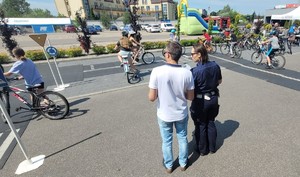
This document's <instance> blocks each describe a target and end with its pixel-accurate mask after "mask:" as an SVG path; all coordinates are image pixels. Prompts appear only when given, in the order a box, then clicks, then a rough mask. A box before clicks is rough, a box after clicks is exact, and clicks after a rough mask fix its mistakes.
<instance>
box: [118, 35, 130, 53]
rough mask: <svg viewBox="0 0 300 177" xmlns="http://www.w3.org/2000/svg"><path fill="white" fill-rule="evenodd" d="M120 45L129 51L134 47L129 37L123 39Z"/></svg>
mask: <svg viewBox="0 0 300 177" xmlns="http://www.w3.org/2000/svg"><path fill="white" fill-rule="evenodd" d="M120 45H121V47H122V48H124V49H128V50H129V49H130V48H131V47H132V43H131V41H129V39H128V38H127V37H122V38H121V39H120Z"/></svg>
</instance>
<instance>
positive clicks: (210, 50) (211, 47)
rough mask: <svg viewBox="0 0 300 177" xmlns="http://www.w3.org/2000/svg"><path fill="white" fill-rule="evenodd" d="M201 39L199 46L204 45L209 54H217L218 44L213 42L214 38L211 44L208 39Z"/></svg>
mask: <svg viewBox="0 0 300 177" xmlns="http://www.w3.org/2000/svg"><path fill="white" fill-rule="evenodd" d="M198 39H199V42H198V43H199V44H203V45H204V46H205V48H206V50H207V52H208V53H209V54H214V53H216V52H217V44H216V43H215V42H213V38H212V40H211V41H210V42H207V40H206V39H203V38H198Z"/></svg>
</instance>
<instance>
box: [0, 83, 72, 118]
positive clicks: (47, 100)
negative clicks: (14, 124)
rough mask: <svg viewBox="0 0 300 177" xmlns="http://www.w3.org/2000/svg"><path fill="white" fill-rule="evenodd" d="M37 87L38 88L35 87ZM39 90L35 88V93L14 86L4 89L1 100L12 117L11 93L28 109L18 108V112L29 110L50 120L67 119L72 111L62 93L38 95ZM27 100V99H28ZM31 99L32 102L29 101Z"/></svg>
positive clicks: (0, 92)
mask: <svg viewBox="0 0 300 177" xmlns="http://www.w3.org/2000/svg"><path fill="white" fill-rule="evenodd" d="M35 87H36V86H35ZM37 90H38V88H34V89H33V91H27V90H23V89H20V88H18V87H14V86H7V87H4V89H3V90H1V91H0V98H1V99H2V101H3V103H4V105H5V108H6V110H7V112H8V114H9V115H10V101H9V100H10V99H9V95H10V94H9V93H12V95H13V96H14V97H15V98H17V100H19V101H20V102H21V103H23V104H25V106H26V107H22V106H20V107H17V108H16V111H17V112H18V111H20V110H28V111H32V112H37V113H39V114H42V115H43V116H45V117H46V118H49V119H53V120H55V119H62V118H64V117H66V116H67V115H68V113H69V110H70V105H69V102H68V100H67V99H66V98H65V97H64V96H63V95H62V94H60V93H58V92H54V91H44V92H42V93H39V94H37ZM25 97H26V98H27V99H26V98H25ZM28 98H29V99H30V101H29V100H28ZM1 117H2V119H3V121H6V119H5V118H4V115H3V113H1Z"/></svg>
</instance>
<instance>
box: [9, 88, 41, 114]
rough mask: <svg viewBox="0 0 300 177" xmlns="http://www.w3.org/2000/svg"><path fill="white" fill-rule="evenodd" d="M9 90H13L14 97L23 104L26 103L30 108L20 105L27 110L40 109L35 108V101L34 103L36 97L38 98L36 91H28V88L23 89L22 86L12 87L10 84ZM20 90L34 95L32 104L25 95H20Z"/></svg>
mask: <svg viewBox="0 0 300 177" xmlns="http://www.w3.org/2000/svg"><path fill="white" fill-rule="evenodd" d="M8 91H9V92H12V93H13V96H14V97H16V98H17V99H18V100H19V101H20V102H22V103H23V104H25V105H26V106H27V107H28V108H25V107H20V108H21V109H25V110H36V109H38V108H35V107H34V106H33V103H34V101H35V98H36V94H35V93H34V92H30V91H27V90H22V89H20V88H17V87H12V86H9V90H8ZM20 92H22V93H28V94H30V96H31V97H32V104H30V103H29V102H28V101H27V100H26V99H25V98H24V97H22V96H21V95H19V94H18V93H20Z"/></svg>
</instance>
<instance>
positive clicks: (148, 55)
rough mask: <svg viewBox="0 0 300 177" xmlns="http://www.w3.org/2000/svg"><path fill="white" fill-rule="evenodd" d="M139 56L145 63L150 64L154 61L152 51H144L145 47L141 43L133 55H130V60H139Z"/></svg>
mask: <svg viewBox="0 0 300 177" xmlns="http://www.w3.org/2000/svg"><path fill="white" fill-rule="evenodd" d="M140 56H141V59H142V60H143V62H144V63H145V64H147V65H149V64H152V63H153V62H154V61H155V56H154V54H153V53H152V52H145V47H144V46H143V45H141V46H140V47H139V49H138V51H136V52H135V53H134V54H133V55H132V61H137V62H138V61H139V59H138V58H139V57H140Z"/></svg>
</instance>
